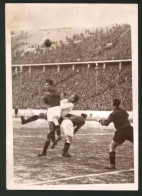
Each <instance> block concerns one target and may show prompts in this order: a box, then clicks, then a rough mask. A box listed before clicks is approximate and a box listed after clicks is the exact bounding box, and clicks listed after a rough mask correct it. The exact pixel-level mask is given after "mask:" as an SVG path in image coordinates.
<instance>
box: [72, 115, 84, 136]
mask: <svg viewBox="0 0 142 196" xmlns="http://www.w3.org/2000/svg"><path fill="white" fill-rule="evenodd" d="M69 119H70V120H71V121H72V123H73V126H74V127H76V128H75V129H74V133H76V132H77V131H78V130H79V129H80V128H81V127H82V126H83V125H84V124H85V120H84V118H83V117H82V116H76V115H72V116H70V118H69Z"/></svg>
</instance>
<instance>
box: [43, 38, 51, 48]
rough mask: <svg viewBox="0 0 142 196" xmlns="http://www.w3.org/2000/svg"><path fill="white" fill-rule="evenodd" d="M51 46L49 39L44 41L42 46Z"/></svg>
mask: <svg viewBox="0 0 142 196" xmlns="http://www.w3.org/2000/svg"><path fill="white" fill-rule="evenodd" d="M51 44H52V42H51V40H50V39H46V40H45V41H44V46H45V47H50V46H51Z"/></svg>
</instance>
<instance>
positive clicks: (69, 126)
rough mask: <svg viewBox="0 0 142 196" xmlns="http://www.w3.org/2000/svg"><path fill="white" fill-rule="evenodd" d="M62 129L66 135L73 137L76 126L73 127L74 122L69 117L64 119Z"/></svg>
mask: <svg viewBox="0 0 142 196" xmlns="http://www.w3.org/2000/svg"><path fill="white" fill-rule="evenodd" d="M61 130H62V131H63V132H64V133H65V135H66V136H71V137H73V135H74V128H73V123H72V121H71V120H69V119H65V120H63V122H62V124H61Z"/></svg>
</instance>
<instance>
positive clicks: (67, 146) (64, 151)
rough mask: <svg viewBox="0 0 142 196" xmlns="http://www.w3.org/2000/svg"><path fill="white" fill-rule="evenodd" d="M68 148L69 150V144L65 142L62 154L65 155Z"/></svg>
mask: <svg viewBox="0 0 142 196" xmlns="http://www.w3.org/2000/svg"><path fill="white" fill-rule="evenodd" d="M69 148H70V143H68V142H65V144H64V148H63V154H66V153H67V152H68V150H69Z"/></svg>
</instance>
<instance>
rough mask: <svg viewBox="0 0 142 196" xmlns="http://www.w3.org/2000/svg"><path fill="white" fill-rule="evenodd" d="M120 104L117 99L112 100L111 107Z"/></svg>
mask: <svg viewBox="0 0 142 196" xmlns="http://www.w3.org/2000/svg"><path fill="white" fill-rule="evenodd" d="M120 103H121V100H119V99H113V106H119V105H120Z"/></svg>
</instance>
